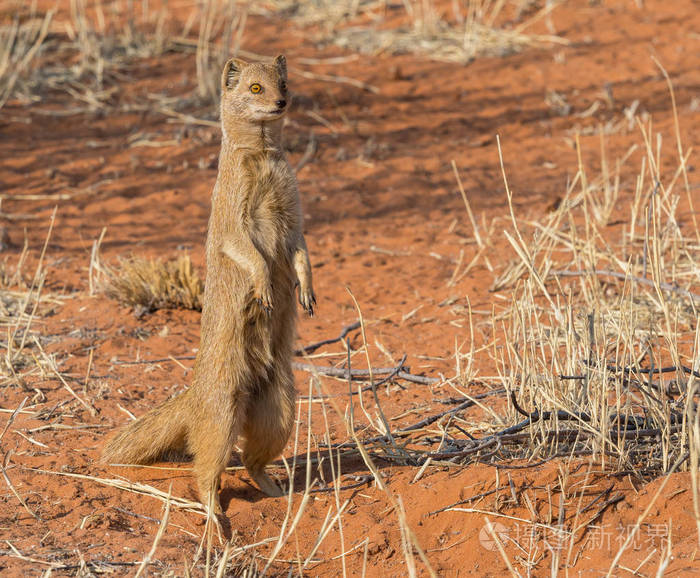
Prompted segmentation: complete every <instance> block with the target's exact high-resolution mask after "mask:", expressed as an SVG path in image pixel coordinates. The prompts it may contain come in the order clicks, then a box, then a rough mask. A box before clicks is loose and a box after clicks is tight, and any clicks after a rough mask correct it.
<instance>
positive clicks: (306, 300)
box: [299, 288, 316, 317]
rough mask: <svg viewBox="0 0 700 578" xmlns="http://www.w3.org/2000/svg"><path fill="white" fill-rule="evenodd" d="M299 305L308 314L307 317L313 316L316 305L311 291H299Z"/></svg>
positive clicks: (307, 289) (314, 296)
mask: <svg viewBox="0 0 700 578" xmlns="http://www.w3.org/2000/svg"><path fill="white" fill-rule="evenodd" d="M299 303H300V304H301V306H302V307H303V308H304V311H306V312H307V313H308V314H309V317H313V316H314V306H315V305H316V295H314V291H313V289H310V288H306V289H304V290H302V289H301V288H300V289H299Z"/></svg>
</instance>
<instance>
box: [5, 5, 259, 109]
mask: <svg viewBox="0 0 700 578" xmlns="http://www.w3.org/2000/svg"><path fill="white" fill-rule="evenodd" d="M129 5H130V6H131V7H130V8H129V9H128V10H124V6H123V5H122V3H109V4H106V5H104V4H103V3H100V2H98V3H96V4H94V5H93V4H90V3H88V2H87V1H86V0H71V1H70V6H69V8H70V10H69V11H68V14H65V13H61V20H60V21H57V20H58V17H57V16H55V14H54V11H49V12H47V13H45V14H39V13H37V12H36V11H35V9H34V8H33V7H32V8H31V9H30V10H24V9H22V8H21V6H20V5H19V4H18V7H17V9H16V11H15V14H16V15H15V16H14V18H13V19H12V21H11V22H0V108H1V107H2V106H3V105H4V104H5V103H6V102H7V100H9V99H11V98H15V99H19V100H20V101H21V102H24V103H29V102H40V101H42V100H45V99H47V98H48V97H49V96H50V94H51V93H55V92H58V93H61V92H65V93H68V94H69V95H70V96H71V97H73V98H74V99H75V100H76V101H78V102H80V103H82V104H83V105H84V108H79V109H76V110H74V111H72V112H73V113H75V112H82V111H83V110H95V109H100V108H104V107H112V106H130V107H132V108H133V103H132V104H128V103H127V104H124V103H119V99H117V98H116V94H117V93H118V92H119V90H120V89H121V86H122V84H123V81H124V76H125V75H126V74H128V70H129V68H130V67H131V65H132V64H133V63H134V62H136V61H139V60H144V59H149V58H153V57H157V56H160V55H162V54H164V53H165V52H171V51H185V52H193V53H194V54H195V62H196V72H197V88H196V94H195V95H193V96H192V97H190V98H183V99H180V100H181V102H180V103H178V106H184V105H188V106H191V105H193V104H196V105H197V106H200V107H201V106H206V107H211V111H212V114H213V113H214V112H215V111H216V105H217V104H218V98H219V97H218V85H219V76H220V72H221V68H222V66H223V63H224V61H225V60H226V59H227V58H229V57H230V56H231V55H235V54H236V52H237V51H238V48H239V46H240V41H241V36H242V33H243V31H244V29H245V25H246V16H247V10H248V9H247V7H246V6H245V5H243V4H238V3H236V2H228V1H227V0H205V1H204V2H198V3H197V5H196V6H195V7H194V8H193V9H192V11H191V13H190V15H189V17H188V18H187V20H186V21H185V22H180V21H178V20H177V19H176V18H175V17H174V15H173V14H172V13H171V12H170V11H169V9H168V7H167V3H163V4H162V5H160V6H159V7H158V8H152V7H151V6H150V4H149V3H148V2H143V3H137V5H132V3H129ZM157 104H158V103H152V104H151V105H150V107H151V108H153V107H156V105H157ZM56 114H64V113H63V111H59V112H57V113H56Z"/></svg>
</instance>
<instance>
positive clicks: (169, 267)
mask: <svg viewBox="0 0 700 578" xmlns="http://www.w3.org/2000/svg"><path fill="white" fill-rule="evenodd" d="M104 290H105V293H106V294H107V295H108V296H109V297H112V298H113V299H116V300H117V301H119V302H120V303H122V304H123V305H128V306H130V307H133V308H134V310H135V311H136V313H137V315H142V314H143V313H148V312H151V311H155V310H157V309H194V310H196V311H201V309H202V295H203V293H204V283H203V282H202V280H201V278H200V277H199V274H198V273H197V271H196V270H195V269H194V267H193V266H192V262H191V261H190V258H189V256H188V255H182V256H180V257H177V258H176V259H172V260H170V261H165V262H163V261H162V260H160V259H144V258H140V257H131V258H129V259H121V260H120V261H119V265H118V266H117V267H116V268H114V269H111V268H110V269H107V279H106V281H105V287H104Z"/></svg>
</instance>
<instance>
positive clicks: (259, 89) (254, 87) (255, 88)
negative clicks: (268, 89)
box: [250, 82, 263, 94]
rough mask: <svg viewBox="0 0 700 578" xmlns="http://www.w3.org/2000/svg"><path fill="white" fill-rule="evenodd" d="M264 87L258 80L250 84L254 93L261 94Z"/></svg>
mask: <svg viewBox="0 0 700 578" xmlns="http://www.w3.org/2000/svg"><path fill="white" fill-rule="evenodd" d="M262 89H263V88H262V86H260V85H259V84H258V83H257V82H255V83H253V84H251V85H250V92H252V93H253V94H260V93H261V92H262Z"/></svg>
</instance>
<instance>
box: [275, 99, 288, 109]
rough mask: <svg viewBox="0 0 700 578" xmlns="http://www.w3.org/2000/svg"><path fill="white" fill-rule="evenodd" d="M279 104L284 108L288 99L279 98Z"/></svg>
mask: <svg viewBox="0 0 700 578" xmlns="http://www.w3.org/2000/svg"><path fill="white" fill-rule="evenodd" d="M277 106H278V107H279V108H284V107H285V106H287V101H286V100H278V101H277Z"/></svg>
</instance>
